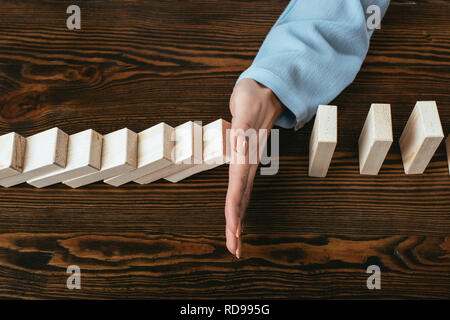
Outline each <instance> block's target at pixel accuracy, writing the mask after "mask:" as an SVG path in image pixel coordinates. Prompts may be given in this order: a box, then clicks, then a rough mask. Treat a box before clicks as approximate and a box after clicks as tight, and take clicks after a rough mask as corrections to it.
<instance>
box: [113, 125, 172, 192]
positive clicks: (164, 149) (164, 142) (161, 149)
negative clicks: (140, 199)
mask: <svg viewBox="0 0 450 320" xmlns="http://www.w3.org/2000/svg"><path fill="white" fill-rule="evenodd" d="M174 133H175V132H174V128H172V127H171V126H169V125H167V124H165V123H164V122H162V123H160V124H157V125H156V126H153V127H151V128H149V129H146V130H144V131H142V132H139V134H138V166H137V169H136V170H133V171H130V172H127V173H124V174H121V175H118V176H115V177H112V178H109V179H106V180H105V181H104V182H105V183H108V184H110V185H113V186H116V187H118V186H121V185H123V184H125V183H127V182H130V181H133V180H136V179H139V178H141V177H143V176H146V175H149V174H151V173H153V172H155V171H158V170H161V169H163V168H165V167H168V166H170V165H171V164H172V163H173V162H172V159H171V153H172V150H173V148H174V145H175V142H174Z"/></svg>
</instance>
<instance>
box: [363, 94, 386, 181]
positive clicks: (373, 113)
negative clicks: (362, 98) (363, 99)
mask: <svg viewBox="0 0 450 320" xmlns="http://www.w3.org/2000/svg"><path fill="white" fill-rule="evenodd" d="M392 141H393V135H392V120H391V105H390V104H375V103H374V104H372V106H371V107H370V110H369V113H368V115H367V118H366V122H365V123H364V127H363V129H362V132H361V135H360V137H359V140H358V145H359V172H360V173H361V174H368V175H377V174H378V172H379V171H380V168H381V166H382V164H383V162H384V159H385V158H386V155H387V153H388V151H389V148H390V147H391V145H392Z"/></svg>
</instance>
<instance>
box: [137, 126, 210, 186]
mask: <svg viewBox="0 0 450 320" xmlns="http://www.w3.org/2000/svg"><path fill="white" fill-rule="evenodd" d="M174 132H175V137H174V141H175V147H174V148H173V150H172V155H171V158H172V159H175V161H174V163H172V164H171V165H170V166H168V167H165V168H163V169H161V170H159V171H155V172H153V173H151V174H148V175H146V176H143V177H141V178H139V179H136V180H134V181H135V182H137V183H139V184H146V183H151V182H154V181H156V180H159V179H161V178H165V177H168V176H171V175H173V174H175V173H177V172H181V171H184V170H186V169H189V168H191V167H193V166H195V165H196V164H199V163H201V161H202V145H203V143H202V126H201V125H199V124H197V123H195V122H192V121H188V122H186V123H183V124H182V125H179V126H178V127H176V128H175V131H174Z"/></svg>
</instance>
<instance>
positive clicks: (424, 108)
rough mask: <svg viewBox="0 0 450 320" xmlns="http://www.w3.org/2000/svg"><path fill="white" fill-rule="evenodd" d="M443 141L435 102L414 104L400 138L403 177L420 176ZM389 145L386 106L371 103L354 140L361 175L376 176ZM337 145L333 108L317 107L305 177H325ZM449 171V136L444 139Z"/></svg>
mask: <svg viewBox="0 0 450 320" xmlns="http://www.w3.org/2000/svg"><path fill="white" fill-rule="evenodd" d="M443 139H444V132H443V130H442V125H441V120H440V117H439V112H438V108H437V104H436V101H418V102H417V103H416V105H415V107H414V109H413V111H412V113H411V115H410V117H409V119H408V121H407V123H406V126H405V128H404V129H403V132H402V134H401V136H400V140H399V145H400V152H401V156H402V161H403V167H404V170H405V173H406V174H421V173H423V172H424V171H425V169H426V167H427V166H428V163H429V162H430V160H431V158H432V157H433V155H434V153H435V152H436V150H437V148H438V147H439V145H440V143H441V141H442V140H443ZM392 142H393V133H392V119H391V106H390V104H372V105H371V107H370V110H369V113H368V115H367V118H366V121H365V123H364V126H363V129H362V131H361V135H360V137H359V140H358V147H359V170H360V173H361V174H366V175H377V174H378V172H379V170H380V168H381V166H382V164H383V162H384V159H385V158H386V155H387V153H388V152H389V149H390V147H391V145H392ZM336 144H337V107H336V106H328V105H320V106H319V108H318V110H317V114H316V119H315V122H314V127H313V130H312V133H311V139H310V144H309V175H310V176H313V177H325V176H326V175H327V171H328V167H329V165H330V162H331V160H332V157H333V153H334V149H335V147H336ZM446 148H447V154H448V166H449V170H450V136H449V138H447V140H446Z"/></svg>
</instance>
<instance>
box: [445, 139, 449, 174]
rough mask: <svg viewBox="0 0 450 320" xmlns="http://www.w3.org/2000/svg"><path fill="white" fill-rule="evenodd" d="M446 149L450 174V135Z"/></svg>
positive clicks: (446, 142)
mask: <svg viewBox="0 0 450 320" xmlns="http://www.w3.org/2000/svg"><path fill="white" fill-rule="evenodd" d="M445 149H446V150H447V162H448V171H449V173H450V135H449V136H448V137H447V140H446V141H445Z"/></svg>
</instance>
